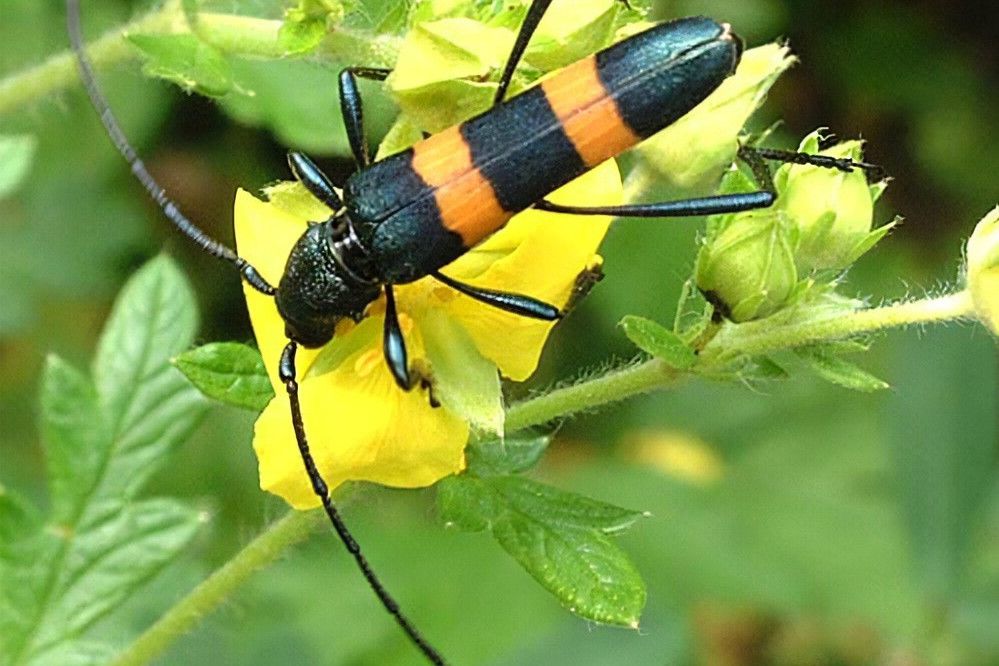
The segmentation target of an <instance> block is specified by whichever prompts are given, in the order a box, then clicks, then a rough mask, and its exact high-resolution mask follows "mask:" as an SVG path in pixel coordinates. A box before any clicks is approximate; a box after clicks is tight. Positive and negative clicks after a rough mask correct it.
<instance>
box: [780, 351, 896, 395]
mask: <svg viewBox="0 0 999 666" xmlns="http://www.w3.org/2000/svg"><path fill="white" fill-rule="evenodd" d="M796 353H797V354H798V356H799V357H800V358H802V359H803V360H804V361H805V362H806V363H807V364H808V366H809V367H810V368H811V369H812V370H813V371H814V372H815V374H817V375H818V376H819V377H821V378H822V379H824V380H826V381H827V382H831V383H833V384H836V385H837V386H842V387H843V388H848V389H850V390H852V391H861V392H863V393H871V392H873V391H883V390H884V389H886V388H889V387H890V384H888V383H887V382H885V381H884V380H881V379H878V378H877V377H875V376H874V375H872V374H871V373H869V372H867V371H866V370H862V369H861V368H858V367H857V366H855V365H854V364H852V363H850V362H849V361H844V360H843V359H842V358H840V357H839V356H836V355H834V354H831V353H829V352H828V351H826V350H823V349H821V348H815V347H808V348H805V349H799V350H797V351H796Z"/></svg>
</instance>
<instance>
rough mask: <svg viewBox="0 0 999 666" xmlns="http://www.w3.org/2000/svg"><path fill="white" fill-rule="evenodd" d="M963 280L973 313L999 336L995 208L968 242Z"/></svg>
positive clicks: (997, 212) (997, 218)
mask: <svg viewBox="0 0 999 666" xmlns="http://www.w3.org/2000/svg"><path fill="white" fill-rule="evenodd" d="M967 255H968V264H967V271H966V280H967V284H968V290H969V291H971V299H972V301H973V302H974V304H975V312H976V314H977V315H978V318H979V319H980V320H981V322H982V323H983V324H985V325H986V326H988V327H989V329H990V330H991V331H992V332H993V333H995V334H996V335H999V207H996V208H993V209H992V211H991V212H989V214H988V215H986V216H985V217H984V218H983V219H982V221H981V222H979V223H978V225H977V226H976V227H975V231H974V233H972V234H971V238H969V239H968V247H967Z"/></svg>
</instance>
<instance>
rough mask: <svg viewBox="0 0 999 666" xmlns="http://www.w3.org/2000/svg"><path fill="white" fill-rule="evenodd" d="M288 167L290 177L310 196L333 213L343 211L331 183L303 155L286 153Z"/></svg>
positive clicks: (313, 163)
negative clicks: (293, 177) (302, 186)
mask: <svg viewBox="0 0 999 666" xmlns="http://www.w3.org/2000/svg"><path fill="white" fill-rule="evenodd" d="M288 166H289V167H290V168H291V173H292V175H294V176H295V178H296V179H297V180H298V182H300V183H302V185H304V186H305V189H307V190H308V191H309V192H311V193H312V196H314V197H315V198H317V199H319V200H320V201H322V202H323V203H324V204H326V205H327V206H328V207H329V208H330V210H332V211H333V212H334V213H335V212H338V211H340V210H342V209H343V200H342V199H340V195H339V194H337V193H336V190H334V189H333V183H331V182H330V180H329V178H327V177H326V174H324V173H323V172H322V171H321V170H320V169H319V167H318V166H316V163H315V162H313V161H312V160H310V159H309V158H308V157H306V156H305V155H304V154H303V153H298V152H291V153H288Z"/></svg>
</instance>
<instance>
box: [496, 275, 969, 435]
mask: <svg viewBox="0 0 999 666" xmlns="http://www.w3.org/2000/svg"><path fill="white" fill-rule="evenodd" d="M973 314H974V305H973V304H972V302H971V294H970V293H969V292H968V291H967V290H965V291H960V292H957V293H954V294H948V295H946V296H941V297H939V298H927V299H922V300H917V301H907V302H902V303H896V304H893V305H887V306H884V307H879V308H869V309H865V310H857V311H855V312H852V313H847V314H841V315H838V316H836V317H830V318H828V319H819V320H812V321H807V322H802V323H792V324H785V325H774V323H773V322H771V321H767V320H762V321H758V322H750V323H746V324H739V325H731V324H730V325H726V326H722V327H721V328H720V329H719V330H718V332H717V334H716V335H715V336H714V337H713V338H712V339H711V340H710V341H709V342H708V343H707V344H706V345H705V347H704V349H703V350H702V351H701V352H700V355H699V359H698V362H697V364H696V365H695V366H694V368H693V372H694V373H703V374H706V375H711V374H715V373H718V372H723V371H725V370H726V367H727V366H728V365H729V364H731V363H732V362H733V361H734V360H736V359H739V358H742V357H745V356H757V355H760V354H768V353H773V352H776V351H779V350H782V349H794V348H796V347H802V346H806V345H811V344H815V343H819V342H829V341H833V340H841V339H843V338H849V337H853V336H857V335H863V334H866V333H874V332H876V331H880V330H884V329H887V328H897V327H901V326H910V325H914V324H930V323H938V322H945V321H953V320H957V319H964V318H968V317H971V316H973ZM684 376H685V374H684V373H682V372H681V371H679V370H676V369H673V368H671V367H669V366H668V365H666V363H664V362H663V361H661V360H659V359H651V360H649V361H645V362H643V363H638V364H635V365H630V366H627V367H624V368H620V369H617V370H612V371H611V372H608V373H607V374H604V375H601V376H599V377H594V378H592V379H587V380H584V381H581V382H579V383H577V384H574V385H571V386H565V387H562V388H558V389H555V390H553V391H551V392H549V393H546V394H544V395H540V396H538V397H536V398H532V399H530V400H525V401H523V402H520V403H517V404H515V405H513V406H511V407H510V409H509V410H508V411H507V417H506V427H507V431H508V432H514V431H517V430H521V429H523V428H530V427H532V426H538V425H543V424H545V423H548V422H550V421H554V420H556V419H560V418H563V417H566V416H569V415H570V414H575V413H578V412H582V411H587V410H592V409H596V408H599V407H603V406H605V405H609V404H612V403H615V402H619V401H621V400H624V399H625V398H630V397H631V396H634V395H639V394H642V393H648V392H650V391H654V390H659V389H664V388H669V387H671V386H674V385H675V384H676V383H677V382H678V381H679V380H680V379H682V378H683V377H684Z"/></svg>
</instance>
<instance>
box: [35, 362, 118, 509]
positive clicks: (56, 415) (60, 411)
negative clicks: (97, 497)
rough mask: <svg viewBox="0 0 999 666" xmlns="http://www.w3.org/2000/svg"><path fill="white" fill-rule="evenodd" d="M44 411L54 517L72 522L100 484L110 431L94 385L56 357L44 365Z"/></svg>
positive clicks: (42, 398) (42, 391)
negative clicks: (108, 431) (103, 416)
mask: <svg viewBox="0 0 999 666" xmlns="http://www.w3.org/2000/svg"><path fill="white" fill-rule="evenodd" d="M41 406H42V436H43V440H44V441H45V443H46V449H45V454H46V462H47V463H48V473H49V491H50V492H51V494H52V517H53V518H54V519H55V520H56V521H58V522H60V523H71V522H72V521H73V520H75V519H76V518H77V512H78V511H79V509H80V506H81V505H83V504H84V503H85V502H86V498H87V496H88V495H89V494H90V493H92V492H93V490H94V487H95V486H96V485H97V483H98V481H99V478H100V473H101V467H102V466H103V464H104V461H105V459H106V456H107V442H108V433H107V428H106V427H105V424H104V420H103V418H102V412H101V408H100V405H99V404H98V398H97V391H96V390H95V389H94V385H93V382H91V381H90V378H89V377H86V376H84V375H83V373H81V372H80V371H79V370H77V369H75V368H73V367H72V366H70V365H69V364H68V363H66V362H65V361H63V360H62V359H60V358H59V357H57V356H50V357H49V358H48V359H47V361H46V365H45V373H44V374H43V376H42V390H41Z"/></svg>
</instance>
